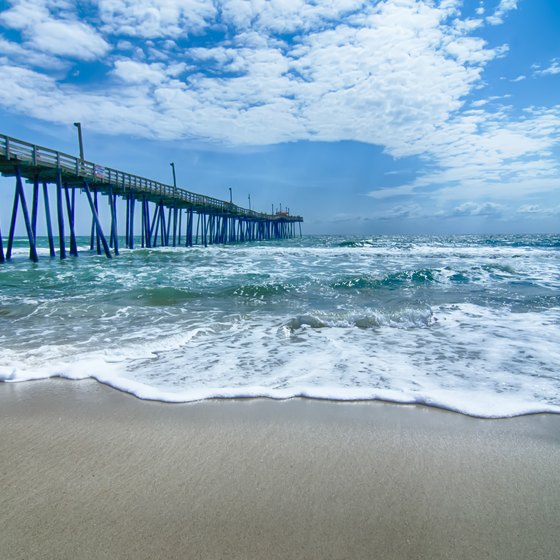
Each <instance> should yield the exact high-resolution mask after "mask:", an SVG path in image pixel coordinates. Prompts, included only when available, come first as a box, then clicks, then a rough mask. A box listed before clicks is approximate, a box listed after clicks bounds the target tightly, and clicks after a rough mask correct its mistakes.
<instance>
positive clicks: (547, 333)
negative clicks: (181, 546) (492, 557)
mask: <svg viewBox="0 0 560 560" xmlns="http://www.w3.org/2000/svg"><path fill="white" fill-rule="evenodd" d="M79 242H80V245H81V249H82V252H81V254H80V256H79V257H78V258H68V259H66V260H64V261H60V260H59V259H50V258H49V257H48V256H47V254H48V251H46V249H45V247H46V240H44V239H42V240H40V243H41V244H42V246H43V249H42V250H41V251H40V253H41V254H42V256H41V257H40V260H39V263H37V264H33V263H31V262H30V261H29V260H28V259H27V258H26V253H27V250H26V248H25V247H26V245H25V243H24V242H23V240H19V241H18V243H17V247H16V250H15V254H14V258H13V260H12V261H11V262H10V263H6V264H4V265H0V327H1V328H0V379H3V380H5V381H8V382H15V381H26V380H31V379H37V378H45V377H51V376H63V377H67V378H71V379H82V378H86V377H93V378H96V379H98V380H99V381H101V382H103V383H107V384H109V385H112V386H114V387H116V388H119V389H121V390H124V391H128V392H131V393H133V394H135V395H137V396H139V397H141V398H149V399H160V400H165V401H173V402H185V401H191V400H198V399H203V398H210V397H246V396H267V397H273V398H289V397H293V396H307V397H310V398H329V399H340V400H348V399H386V400H391V401H396V402H406V403H412V402H413V403H425V404H431V405H434V406H440V407H444V408H448V409H451V410H457V411H461V412H464V413H467V414H473V415H478V416H485V417H502V416H511V415H516V414H523V413H528V412H539V411H550V412H560V350H559V348H560V344H559V343H558V341H559V340H560V236H551V235H548V236H503V237H500V236H493V237H482V236H464V237H398V236H394V237H372V238H359V237H336V236H324V237H321V236H315V237H313V236H308V237H304V238H302V239H294V240H286V241H274V242H268V243H261V244H243V245H230V246H212V247H208V248H184V247H181V248H158V249H135V250H133V251H127V250H124V251H122V254H121V255H120V256H119V257H117V258H115V259H112V260H108V259H106V258H105V257H103V256H97V255H94V254H91V253H90V252H89V251H88V250H87V240H86V239H85V238H83V239H80V240H79ZM83 249H86V250H83Z"/></svg>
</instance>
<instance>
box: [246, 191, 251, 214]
mask: <svg viewBox="0 0 560 560" xmlns="http://www.w3.org/2000/svg"><path fill="white" fill-rule="evenodd" d="M247 198H248V199H249V210H251V195H250V194H249V195H247Z"/></svg>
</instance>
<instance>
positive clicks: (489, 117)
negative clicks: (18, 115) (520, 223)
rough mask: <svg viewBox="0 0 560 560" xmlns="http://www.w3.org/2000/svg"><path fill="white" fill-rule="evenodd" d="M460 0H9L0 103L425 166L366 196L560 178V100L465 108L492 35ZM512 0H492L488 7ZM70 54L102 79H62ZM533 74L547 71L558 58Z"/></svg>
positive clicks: (52, 117) (105, 122)
mask: <svg viewBox="0 0 560 560" xmlns="http://www.w3.org/2000/svg"><path fill="white" fill-rule="evenodd" d="M85 5H86V4H84V6H85ZM461 5H462V3H461V2H459V1H457V0H452V1H447V0H446V1H445V2H443V1H439V2H438V1H437V0H381V1H379V2H375V3H374V2H371V1H366V0H330V1H329V2H317V1H313V0H268V1H265V0H214V1H213V2H210V1H207V0H98V2H97V3H94V2H92V3H91V4H87V6H88V7H89V8H90V10H93V11H90V12H89V13H86V14H85V15H84V14H83V13H81V12H78V10H79V9H81V8H80V6H82V4H79V3H72V2H66V1H65V0H21V1H19V2H14V3H13V4H12V6H11V7H10V8H9V9H8V10H6V11H4V12H3V13H2V14H0V24H3V25H4V26H7V27H9V28H11V29H14V30H18V31H20V32H21V34H22V38H23V40H22V44H21V45H19V46H18V45H16V44H15V43H11V42H9V41H3V42H2V41H0V53H2V52H3V53H4V57H2V58H0V72H1V73H2V76H3V79H5V80H6V83H9V84H10V85H11V87H10V88H9V89H10V91H7V90H6V89H4V90H3V91H2V90H0V103H1V104H2V106H3V107H5V108H7V109H8V110H12V111H18V112H24V113H26V114H28V115H31V116H34V117H36V118H40V119H44V120H47V121H51V122H68V118H69V117H68V116H69V115H72V118H75V119H80V120H82V121H83V122H87V123H88V126H89V127H90V128H92V129H96V130H98V131H103V132H107V133H111V134H114V133H115V128H114V121H115V120H116V119H118V121H119V123H120V127H119V133H128V134H136V135H141V136H145V137H156V138H166V139H178V138H195V139H207V140H210V141H213V142H219V143H223V144H228V145H237V146H242V145H266V144H274V143H278V142H290V141H296V140H302V139H304V140H321V141H338V140H354V141H361V142H366V143H370V144H377V145H381V146H383V147H384V148H385V151H386V152H387V153H388V154H390V155H392V156H394V157H403V156H417V157H420V158H422V159H423V160H424V161H425V162H427V163H429V164H430V167H429V169H430V171H429V172H424V174H421V175H420V176H418V178H417V179H416V180H415V181H413V182H411V183H410V184H404V185H401V186H398V187H394V188H380V189H378V190H376V191H373V192H372V193H370V196H372V197H373V198H376V199H380V200H381V199H384V198H389V197H393V196H410V195H415V196H418V197H419V198H420V197H423V198H425V199H429V197H431V196H435V195H434V194H433V193H434V192H436V191H437V192H438V194H437V196H439V197H442V198H445V199H449V200H457V196H458V194H457V193H458V191H457V188H456V187H458V186H460V187H461V190H462V191H463V195H462V196H463V197H464V196H466V195H465V194H464V191H468V196H469V200H472V201H474V200H477V199H480V200H482V201H488V200H489V199H490V198H492V197H493V196H494V194H496V196H497V194H498V193H501V195H504V194H506V193H507V188H506V187H504V185H505V186H508V187H509V188H510V189H511V190H512V192H514V193H520V192H524V193H527V192H533V193H534V192H549V191H550V189H551V188H552V186H551V185H552V184H553V179H554V178H555V177H558V175H559V174H560V171H559V169H558V161H557V159H555V157H554V154H553V150H554V149H555V148H557V147H558V144H559V143H560V107H552V108H549V109H546V108H532V109H530V110H528V111H526V112H525V113H524V114H522V115H521V116H519V115H515V114H513V113H510V112H509V111H508V109H507V108H505V107H501V106H499V105H498V104H497V103H490V102H494V101H496V102H497V101H500V102H503V101H501V100H502V99H503V97H502V98H497V97H488V98H486V99H479V100H477V101H474V102H472V103H470V104H469V105H468V109H466V108H465V102H466V99H467V96H469V95H470V94H472V93H473V91H475V90H476V88H478V87H480V86H481V85H482V77H483V72H484V70H485V67H486V65H487V64H488V63H489V62H490V61H491V60H494V59H496V58H498V57H501V56H505V55H506V53H507V46H506V45H503V46H499V47H495V48H490V47H489V45H488V44H487V43H486V42H485V41H484V39H482V38H481V37H477V36H476V34H475V32H476V30H477V29H478V27H479V26H480V22H481V20H474V19H461V15H460V11H459V10H458V8H459V7H461ZM96 6H97V7H98V11H97V12H96V11H95V10H94V8H95V7H96ZM516 6H517V4H516V2H515V1H513V0H508V1H506V0H502V1H501V2H500V4H499V6H498V8H497V9H496V11H495V12H494V14H493V16H491V17H493V18H502V17H503V16H504V15H505V14H506V13H507V12H508V11H510V10H513V9H515V8H516ZM479 8H480V9H479V10H478V12H479V14H478V15H481V14H482V12H483V9H482V8H483V6H482V4H481V5H480V7H479ZM98 20H100V21H101V24H99V23H98ZM96 22H97V23H96ZM204 33H210V34H214V35H212V36H215V37H216V39H215V40H214V41H213V43H212V44H211V45H210V46H207V44H206V43H205V42H204V40H200V41H198V42H197V44H198V45H199V46H197V47H185V46H184V45H185V44H187V43H186V42H185V41H184V40H185V39H186V38H188V37H189V36H191V35H192V34H204ZM284 34H293V36H291V37H290V38H286V36H285V35H284ZM139 39H141V41H140V40H139ZM110 44H114V45H115V48H113V49H111V47H110ZM27 55H29V56H27ZM69 59H72V60H76V59H82V60H100V61H101V62H103V64H105V65H106V66H107V68H109V70H108V77H107V79H105V80H104V81H103V80H101V81H100V82H99V83H96V87H95V88H94V89H93V90H91V91H90V90H89V89H88V87H87V86H82V87H78V86H70V85H68V83H65V80H63V79H62V80H61V79H60V78H61V76H59V75H54V73H53V72H52V70H53V69H57V68H58V71H59V72H60V71H62V70H63V69H66V68H69V67H70V66H71V62H72V61H71V60H70V62H69ZM49 61H52V64H49ZM57 65H58V66H57ZM45 68H47V71H45V70H44V69H45ZM557 69H558V70H557ZM72 70H75V68H72ZM536 71H537V73H539V72H540V73H541V74H543V75H545V74H555V73H557V72H560V61H559V60H558V59H554V60H553V61H551V64H550V66H549V67H548V68H546V69H545V70H541V69H540V68H539V69H537V70H536ZM62 77H63V78H64V77H65V76H62ZM522 78H523V77H522V76H519V77H518V78H516V80H514V81H520V80H521V79H522ZM457 203H458V201H457ZM457 203H456V204H457ZM456 207H460V205H459V206H456ZM410 215H412V214H410Z"/></svg>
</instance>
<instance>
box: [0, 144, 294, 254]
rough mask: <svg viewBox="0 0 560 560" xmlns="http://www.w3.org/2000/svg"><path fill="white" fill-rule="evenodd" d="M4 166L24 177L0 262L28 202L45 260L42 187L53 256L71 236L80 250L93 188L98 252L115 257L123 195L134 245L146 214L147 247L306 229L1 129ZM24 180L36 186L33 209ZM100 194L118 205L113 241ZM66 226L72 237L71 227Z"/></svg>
mask: <svg viewBox="0 0 560 560" xmlns="http://www.w3.org/2000/svg"><path fill="white" fill-rule="evenodd" d="M0 173H1V174H2V175H3V176H6V177H15V179H16V181H15V192H14V204H13V209H12V216H11V221H10V229H9V234H8V238H7V245H6V251H5V252H4V242H3V238H2V230H1V227H0V263H2V262H4V261H5V260H6V259H10V258H11V256H12V247H13V241H14V233H15V226H16V220H17V216H18V210H19V208H20V207H21V213H23V217H24V220H25V226H26V231H27V237H28V239H29V256H30V258H31V259H32V260H33V261H37V244H36V237H37V215H38V202H39V197H40V194H41V191H42V195H43V202H44V204H43V206H44V209H45V223H46V228H47V237H48V241H49V250H50V255H51V256H55V255H56V250H55V239H56V240H57V243H56V244H57V245H58V247H59V256H60V258H66V256H67V243H66V242H67V237H68V240H69V245H68V246H69V251H68V252H69V254H70V255H74V256H77V255H78V249H77V243H76V234H75V208H76V192H78V193H83V194H85V195H86V197H87V200H88V203H89V208H90V210H91V216H92V225H91V249H94V248H97V252H98V253H101V251H103V252H104V253H105V255H106V256H107V257H109V258H111V257H112V255H113V254H115V255H118V253H119V224H118V220H117V215H118V212H117V201H118V200H121V201H124V202H125V203H126V212H125V216H126V218H125V223H124V224H123V225H124V243H125V246H126V247H128V248H130V249H133V248H134V244H135V238H136V235H135V231H136V230H135V226H134V222H135V217H137V215H138V214H139V219H140V244H141V246H142V247H156V246H158V245H160V246H168V245H172V246H177V245H185V246H187V247H192V246H193V245H203V246H207V245H209V244H214V243H216V244H224V243H238V242H245V241H262V240H271V239H286V238H290V237H295V236H296V224H298V226H299V235H300V236H301V222H303V218H302V217H301V216H292V215H290V214H289V213H288V212H277V213H275V214H265V213H262V212H255V211H253V210H248V209H246V208H242V207H240V206H237V205H235V204H232V203H231V202H226V201H223V200H219V199H216V198H212V197H209V196H205V195H201V194H196V193H193V192H190V191H187V190H185V189H181V188H176V187H174V186H170V185H166V184H163V183H159V182H157V181H153V180H151V179H146V178H144V177H139V176H137V175H132V174H130V173H125V172H123V171H118V170H116V169H111V168H109V167H104V166H102V165H98V164H95V163H92V162H89V161H86V160H83V159H80V158H78V157H75V156H71V155H69V154H65V153H63V152H58V151H56V150H51V149H49V148H44V147H42V146H37V145H34V144H29V143H28V142H24V141H22V140H18V139H16V138H11V137H9V136H5V135H0ZM23 180H26V181H27V182H28V183H31V185H32V186H33V193H32V200H31V212H29V208H28V204H27V199H26V196H25V189H24V186H23ZM51 184H54V185H55V188H56V218H57V225H58V236H55V235H53V224H52V216H51V211H50V202H49V185H51ZM41 187H42V188H41ZM99 194H100V195H104V196H106V197H107V200H108V206H109V208H110V212H111V216H110V227H109V230H110V231H109V241H107V237H106V236H105V232H104V231H103V227H102V224H101V220H100V216H99V208H100V207H99V201H98V195H99ZM136 204H138V205H139V206H140V211H138V210H136ZM0 226H1V224H0ZM66 228H68V232H69V233H68V236H66V234H65V231H66Z"/></svg>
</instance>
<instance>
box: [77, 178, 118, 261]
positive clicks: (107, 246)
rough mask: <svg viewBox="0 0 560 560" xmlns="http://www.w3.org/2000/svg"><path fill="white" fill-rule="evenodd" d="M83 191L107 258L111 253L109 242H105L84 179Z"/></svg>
mask: <svg viewBox="0 0 560 560" xmlns="http://www.w3.org/2000/svg"><path fill="white" fill-rule="evenodd" d="M83 188H84V191H85V193H86V196H87V198H88V202H89V207H90V209H91V214H92V216H93V221H94V224H95V228H96V234H97V238H98V240H101V243H102V244H103V250H104V251H105V255H106V256H107V258H108V259H110V258H112V257H113V255H111V250H110V249H109V244H108V243H107V240H106V239H105V235H104V234H103V229H102V228H101V222H100V221H99V216H98V215H97V208H96V207H95V203H94V201H93V198H92V196H91V192H90V190H89V185H88V184H87V181H84V187H83Z"/></svg>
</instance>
